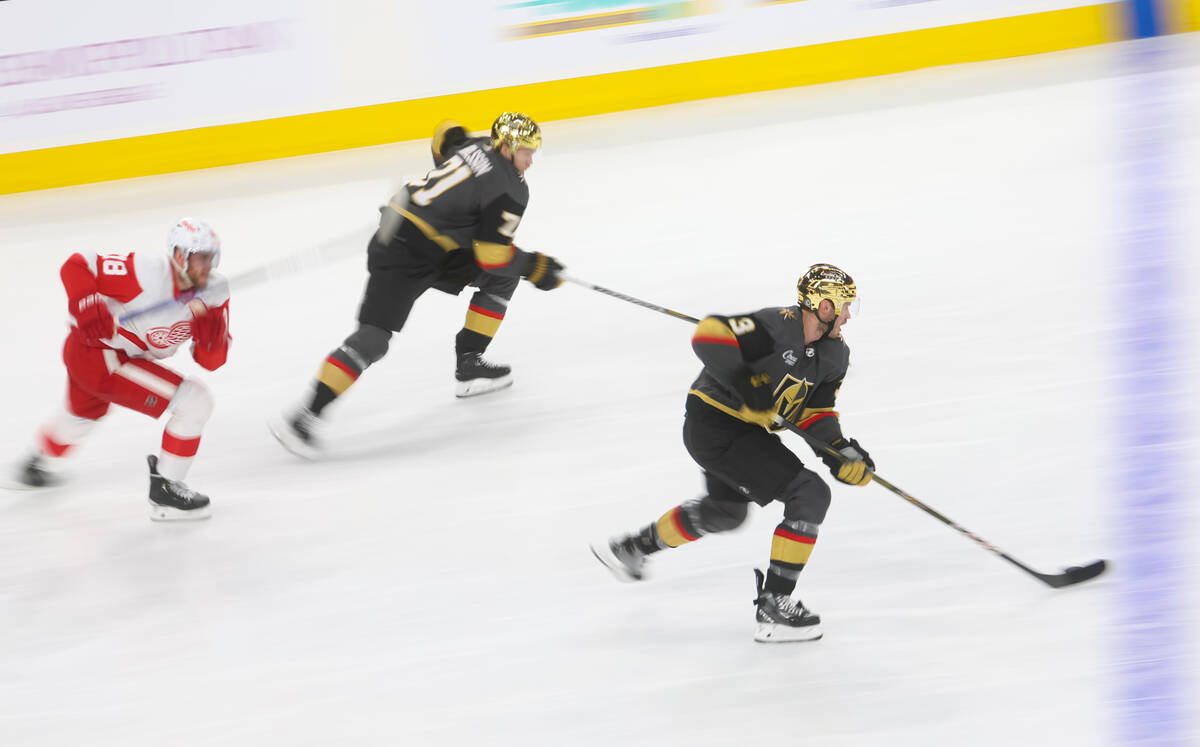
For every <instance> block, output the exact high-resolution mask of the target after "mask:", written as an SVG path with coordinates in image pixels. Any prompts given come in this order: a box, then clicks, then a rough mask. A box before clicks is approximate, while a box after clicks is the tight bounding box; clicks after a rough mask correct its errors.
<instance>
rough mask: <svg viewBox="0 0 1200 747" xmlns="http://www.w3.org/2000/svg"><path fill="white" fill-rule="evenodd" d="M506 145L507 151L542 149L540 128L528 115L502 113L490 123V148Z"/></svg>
mask: <svg viewBox="0 0 1200 747" xmlns="http://www.w3.org/2000/svg"><path fill="white" fill-rule="evenodd" d="M503 144H507V145H508V148H509V150H511V151H516V149H517V148H529V149H531V150H537V149H538V148H540V147H542V128H541V127H538V123H537V122H534V121H533V119H532V118H531V117H530V116H529V115H528V114H522V113H520V112H504V113H503V114H501V115H500V116H499V117H496V121H495V122H493V123H492V147H493V148H497V149H498V148H499V147H500V146H501V145H503Z"/></svg>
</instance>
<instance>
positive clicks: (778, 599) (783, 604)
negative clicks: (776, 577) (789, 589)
mask: <svg viewBox="0 0 1200 747" xmlns="http://www.w3.org/2000/svg"><path fill="white" fill-rule="evenodd" d="M771 598H772V600H773V601H774V602H775V608H776V609H778V610H779V611H780V612H782V613H783V614H784V615H787V616H788V617H800V616H802V615H803V614H804V612H805V610H804V605H798V604H796V603H795V602H794V601H792V598H791V597H789V596H787V595H786V594H772V595H771Z"/></svg>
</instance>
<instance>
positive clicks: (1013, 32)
mask: <svg viewBox="0 0 1200 747" xmlns="http://www.w3.org/2000/svg"><path fill="white" fill-rule="evenodd" d="M1189 8H1190V12H1192V14H1193V15H1192V16H1191V18H1192V22H1193V23H1194V21H1195V2H1194V0H1191V5H1189ZM1122 29H1123V21H1122V17H1121V4H1120V3H1110V4H1105V5H1099V6H1086V7H1082V8H1068V9H1066V10H1057V11H1050V12H1046V13H1033V14H1029V15H1024V16H1017V17H1014V18H1000V19H995V20H989V21H977V22H974V23H964V24H957V25H954V26H943V27H939V28H933V29H920V30H917V31H907V32H903V33H898V34H888V35H885V36H874V37H868V38H866V39H851V40H848V41H838V42H830V43H828V44H817V45H813V46H808V47H796V48H793V49H782V50H774V51H770V52H757V53H753V54H745V55H738V56H736V57H724V58H719V59H715V60H701V61H698V62H687V63H681V64H676V65H667V66H664V67H655V68H648V69H643V70H629V71H623V72H617V73H606V74H603V75H591V76H585V77H581V78H569V79H566V80H556V81H549V82H545V83H531V84H528V85H523V86H512V87H507V88H494V89H490V90H486V91H474V92H470V93H460V94H453V95H448V96H435V97H431V98H423V99H413V100H411V101H399V102H395V103H390V104H378V105H375V106H364V107H358V108H354V109H339V110H336V111H328V112H318V113H315V114H303V115H297V116H293V117H280V118H277V119H267V120H261V121H257V122H245V123H242V124H231V125H222V126H218V127H204V128H199V129H193V130H181V131H178V132H167V133H161V134H157V135H144V136H141V137H131V138H122V139H119V140H105V141H101V142H95V143H83V144H80V145H67V146H62V147H57V148H45V149H41V150H33V151H24V152H20V153H9V154H0V194H9V193H13V192H25V191H29V190H35V189H50V188H53V187H64V186H69V185H73V184H89V183H93V182H101V181H109V180H112V179H126V178H131V177H139V176H150V175H153V174H167V173H172V172H176V171H187V170H191V169H203V168H212V167H216V166H229V165H232V164H237V163H246V162H249V161H265V160H269V159H274V158H287V157H290V156H300V155H307V154H311V153H323V152H327V151H334V150H343V149H346V148H360V147H365V146H370V145H381V144H383V143H392V142H399V141H404V140H417V139H423V138H427V137H429V133H430V132H431V129H430V127H431V125H433V124H435V123H437V122H439V121H441V120H442V119H444V118H446V117H448V116H453V117H456V118H458V120H459V121H460V122H462V123H463V124H464V125H465V126H466V127H467V129H468V130H472V131H481V130H486V129H487V128H488V127H489V126H490V124H491V122H492V119H494V118H495V116H496V115H497V114H498V113H500V112H502V111H507V110H509V109H514V108H515V109H518V110H520V111H523V112H526V113H528V114H530V115H531V116H532V117H533V118H534V119H537V120H539V121H552V120H557V119H569V118H572V117H586V116H591V115H595V114H603V113H606V112H613V111H622V110H627V109H639V108H642V107H649V106H661V105H664V104H674V103H679V102H682V101H693V100H696V99H704V98H713V97H717V96H732V95H736V94H743V93H753V92H756V91H768V90H774V89H779V88H790V87H793V86H802V85H809V84H814V83H828V82H830V81H835V80H846V79H849V78H861V77H867V76H872V75H886V74H889V73H898V72H903V71H906V70H916V69H918V68H923V67H931V66H934V65H950V64H955V63H961V62H978V61H981V60H990V59H997V58H1002V57H1015V56H1019V55H1027V54H1037V53H1040V52H1051V51H1055V50H1060V49H1069V48H1072V47H1081V46H1086V45H1090V44H1100V43H1103V42H1109V41H1117V40H1118V39H1120V38H1121V36H1122Z"/></svg>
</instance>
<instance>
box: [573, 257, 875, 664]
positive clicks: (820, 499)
mask: <svg viewBox="0 0 1200 747" xmlns="http://www.w3.org/2000/svg"><path fill="white" fill-rule="evenodd" d="M797 290H798V296H799V298H798V303H797V305H795V306H787V307H783V308H766V309H760V310H759V311H755V312H753V313H750V314H746V315H742V316H710V317H707V318H705V319H702V320H700V323H699V324H698V325H697V326H696V331H695V334H694V335H693V337H692V348H693V350H694V351H695V352H696V355H697V356H698V357H699V358H700V360H701V361H702V362H703V363H704V368H703V370H702V371H701V372H700V375H699V377H698V378H697V379H696V381H695V382H694V383H693V384H692V388H691V390H690V391H689V392H688V398H687V407H686V416H685V418H684V426H683V440H684V445H685V446H686V447H687V450H688V453H689V454H691V456H692V458H693V459H695V460H696V462H697V463H698V464H699V465H700V467H701V468H702V469H703V470H704V479H705V486H706V494H705V495H703V496H701V497H699V498H696V499H693V500H689V501H685V502H684V503H682V504H680V505H678V506H676V507H675V508H672V509H671V510H670V511H667V512H666V513H665V514H663V515H662V517H661V518H659V519H658V520H657V521H655V522H652V523H650V524H647V525H646V526H645V527H643V528H642V529H641V530H640V531H638V532H635V533H633V534H629V535H624V536H618V537H614V538H612V539H610V540H607V541H602V542H598V543H595V544H593V545H592V552H593V553H594V554H595V555H596V557H597V558H598V559H599V560H600V562H602V563H603V564H604V565H605V566H607V567H608V568H609V569H610V570H611V571H612V572H613V573H614V574H616V575H617V577H618V578H621V579H623V580H634V581H635V580H640V579H641V578H643V576H644V572H645V564H646V559H647V557H648V556H650V555H652V554H654V553H656V552H659V551H660V550H665V549H668V548H674V547H679V546H681V545H685V544H688V543H690V542H694V541H695V540H698V539H700V538H701V537H703V536H704V535H706V534H712V533H714V532H725V531H729V530H731V529H734V528H735V527H738V526H740V525H741V524H742V522H743V521H745V519H746V514H747V513H748V509H749V504H750V503H751V502H753V503H757V504H759V505H763V506H765V505H767V504H769V503H771V502H772V501H779V502H780V503H782V504H783V520H782V521H781V522H780V523H779V525H778V526H777V527H776V528H775V533H774V536H773V537H772V539H771V554H770V565H769V567H768V570H767V573H766V574H765V576H764V574H763V573H762V572H761V571H759V570H755V572H754V573H755V580H756V587H757V594H756V597H755V606H756V620H757V623H758V628H757V631H756V633H755V640H758V641H764V642H773V641H807V640H815V639H818V638H820V637H821V627H820V623H821V619H820V617H818V616H817V615H816V614H814V613H813V612H812V611H810V610H809V609H807V608H806V607H805V606H804V605H803V603H801V602H800V601H799V600H797V599H793V598H792V593H793V592H794V590H795V587H796V581H797V579H798V577H799V575H800V572H801V571H802V570H803V569H804V566H805V564H807V563H808V559H809V556H810V555H811V553H812V551H813V546H814V545H815V544H816V541H817V533H818V530H819V529H820V526H821V524H822V522H824V521H825V513H826V511H827V510H828V509H829V504H830V496H831V493H830V490H829V486H828V485H827V484H826V483H825V481H824V480H822V479H821V477H820V476H819V475H818V474H817V473H815V472H813V471H812V470H810V469H808V468H807V467H805V466H804V465H803V464H802V463H801V461H800V459H799V458H798V457H797V456H796V455H795V454H794V453H793V452H792V451H791V450H790V449H788V448H787V447H786V446H785V445H784V444H783V442H782V441H781V440H780V438H779V437H778V436H777V435H775V433H773V432H772V431H774V430H779V429H781V427H782V426H780V425H778V424H776V423H775V422H774V418H775V416H776V414H778V415H779V416H780V417H781V418H783V419H784V420H786V421H787V422H789V423H794V424H795V425H796V426H798V427H799V428H802V429H804V430H805V431H806V432H808V433H811V434H812V435H813V436H815V437H816V438H817V439H819V440H821V441H823V442H825V443H828V444H831V445H832V446H833V448H834V449H836V451H837V453H839V454H840V455H841V456H842V457H843V459H844V461H843V459H836V458H834V457H833V456H832V455H830V454H823V453H820V452H818V453H817V454H818V456H820V457H821V458H822V460H823V461H824V462H825V464H826V465H827V466H828V467H829V469H830V471H831V472H832V473H833V475H834V477H836V478H837V479H838V480H839V481H841V482H843V483H846V484H848V485H866V484H867V483H868V482H870V481H871V476H872V470H874V468H875V464H874V462H873V461H872V460H871V457H870V456H869V455H868V454H867V451H866V449H864V448H862V447H861V446H860V445H859V444H858V442H857V441H855V440H853V439H847V438H846V437H845V436H844V435H843V434H842V429H841V425H840V422H839V418H838V413H837V412H836V411H835V410H834V407H835V398H836V397H837V393H838V389H839V388H840V387H841V384H842V379H843V378H844V377H845V375H846V368H847V366H848V364H849V349H848V348H847V346H846V343H845V342H844V341H843V340H842V334H841V333H842V327H843V325H845V324H846V322H847V321H849V319H850V316H851V305H852V304H853V302H854V301H855V299H856V293H857V291H856V288H855V285H854V281H853V280H852V279H851V277H850V276H849V275H847V274H846V273H845V272H843V271H842V270H840V269H838V268H836V267H834V266H832V265H827V264H818V265H813V266H812V267H811V268H809V270H808V271H807V272H805V273H804V275H803V276H802V277H801V278H800V280H799V282H798V283H797Z"/></svg>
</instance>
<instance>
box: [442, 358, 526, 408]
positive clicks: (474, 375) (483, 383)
mask: <svg viewBox="0 0 1200 747" xmlns="http://www.w3.org/2000/svg"><path fill="white" fill-rule="evenodd" d="M454 378H455V380H456V381H457V382H458V383H457V385H456V386H455V389H454V396H455V397H476V396H478V395H480V394H487V393H488V392H494V391H496V390H497V389H506V388H508V387H510V386H512V383H513V379H512V368H511V367H509V366H502V365H498V364H495V363H490V362H488V361H486V360H484V359H483V354H482V353H460V354H459V356H458V366H457V368H455V371H454Z"/></svg>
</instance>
